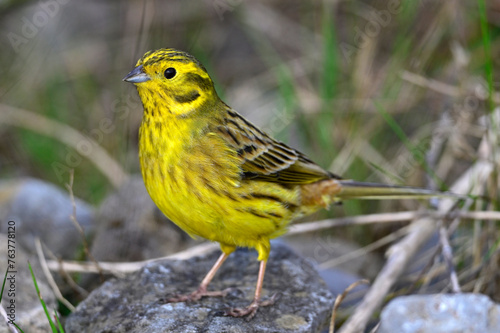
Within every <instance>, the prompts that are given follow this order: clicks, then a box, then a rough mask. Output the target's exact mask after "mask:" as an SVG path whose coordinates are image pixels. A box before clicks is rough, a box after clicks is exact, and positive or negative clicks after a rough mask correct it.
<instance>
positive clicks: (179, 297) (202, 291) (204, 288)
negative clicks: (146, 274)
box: [166, 252, 230, 303]
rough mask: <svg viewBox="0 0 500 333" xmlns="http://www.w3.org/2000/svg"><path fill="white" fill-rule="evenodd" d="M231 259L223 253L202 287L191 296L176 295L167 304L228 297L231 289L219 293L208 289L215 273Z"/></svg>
mask: <svg viewBox="0 0 500 333" xmlns="http://www.w3.org/2000/svg"><path fill="white" fill-rule="evenodd" d="M228 257H229V254H226V253H225V252H222V254H221V256H220V257H219V259H217V261H216V262H215V264H214V265H213V266H212V268H211V269H210V271H208V273H207V275H205V278H204V279H203V281H201V283H200V286H199V287H198V289H196V290H195V291H193V292H192V293H190V294H187V295H175V296H173V297H171V298H168V299H167V300H166V302H167V303H177V302H186V301H188V302H189V301H197V300H199V299H200V298H202V297H208V296H218V297H224V296H226V295H227V293H228V292H229V291H230V289H224V290H219V291H208V290H207V287H208V284H209V283H210V281H212V279H213V278H214V276H215V273H217V271H218V270H219V268H220V267H221V266H222V264H223V263H224V261H226V259H227V258H228Z"/></svg>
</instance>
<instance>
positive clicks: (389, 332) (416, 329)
mask: <svg viewBox="0 0 500 333" xmlns="http://www.w3.org/2000/svg"><path fill="white" fill-rule="evenodd" d="M378 332H379V333H393V332H398V333H445V332H446V333H498V332H500V306H499V305H497V304H495V303H493V302H492V301H491V300H490V299H489V297H488V296H486V295H482V294H437V295H413V296H401V297H397V298H395V299H393V300H392V301H391V302H390V303H389V304H388V305H387V306H386V307H385V308H384V310H383V311H382V315H381V325H380V328H379V330H378Z"/></svg>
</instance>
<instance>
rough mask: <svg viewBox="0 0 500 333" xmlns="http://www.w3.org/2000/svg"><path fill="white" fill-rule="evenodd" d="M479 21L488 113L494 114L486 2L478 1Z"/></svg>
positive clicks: (491, 61) (491, 62) (491, 60)
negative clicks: (486, 84) (486, 85)
mask: <svg viewBox="0 0 500 333" xmlns="http://www.w3.org/2000/svg"><path fill="white" fill-rule="evenodd" d="M477 2H478V7H479V21H480V23H481V34H482V38H483V47H484V57H485V66H484V67H485V68H484V70H485V74H486V82H487V83H488V112H492V111H493V108H494V105H493V59H492V58H491V36H490V30H489V28H488V19H487V17H486V4H485V1H484V0H478V1H477Z"/></svg>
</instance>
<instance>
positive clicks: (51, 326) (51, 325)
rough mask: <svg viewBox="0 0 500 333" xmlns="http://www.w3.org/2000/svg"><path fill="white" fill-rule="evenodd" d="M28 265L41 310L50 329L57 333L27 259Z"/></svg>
mask: <svg viewBox="0 0 500 333" xmlns="http://www.w3.org/2000/svg"><path fill="white" fill-rule="evenodd" d="M28 267H29V269H30V272H31V277H32V279H33V284H34V285H35V289H36V293H37V295H38V299H39V300H40V303H41V304H42V307H43V311H44V312H45V316H46V317H47V319H48V321H49V324H50V328H51V329H52V332H53V333H57V328H56V325H54V322H53V321H52V319H51V318H50V314H49V310H48V309H47V305H46V304H45V301H44V300H43V298H42V294H40V289H39V288H38V283H37V282H36V278H35V274H34V273H33V269H32V268H31V264H30V262H29V261H28Z"/></svg>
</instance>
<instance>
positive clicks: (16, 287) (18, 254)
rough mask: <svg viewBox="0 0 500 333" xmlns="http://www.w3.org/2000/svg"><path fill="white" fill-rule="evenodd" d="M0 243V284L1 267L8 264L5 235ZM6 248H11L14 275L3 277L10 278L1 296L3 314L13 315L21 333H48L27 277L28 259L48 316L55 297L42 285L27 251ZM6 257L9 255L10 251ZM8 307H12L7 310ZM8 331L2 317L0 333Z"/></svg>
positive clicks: (2, 269)
mask: <svg viewBox="0 0 500 333" xmlns="http://www.w3.org/2000/svg"><path fill="white" fill-rule="evenodd" d="M15 235H16V236H17V235H18V233H17V232H16V234H15ZM16 239H17V237H16V238H10V240H14V241H16ZM0 244H1V246H0V274H1V279H0V281H3V278H4V274H5V268H6V267H7V265H8V263H9V262H8V261H7V260H8V257H7V255H8V254H9V253H8V252H7V249H8V248H7V246H8V244H9V242H8V238H7V235H5V234H0ZM10 245H11V246H14V247H15V248H14V249H15V258H14V259H11V260H13V261H14V263H15V268H14V271H15V273H9V274H8V275H7V277H10V278H11V279H10V280H7V283H6V285H5V290H4V294H3V297H2V306H3V308H4V309H5V310H6V312H7V314H11V313H13V314H15V323H16V324H17V325H19V327H21V329H22V330H23V331H24V332H29V333H45V332H50V331H51V330H50V325H49V322H48V320H47V317H46V316H45V312H44V311H43V308H42V305H41V304H40V301H39V299H38V296H37V293H36V289H35V285H34V284H33V279H32V278H31V273H30V271H29V268H28V259H31V260H30V263H31V267H32V268H33V273H34V274H35V277H36V279H37V284H38V288H40V293H41V295H42V297H43V299H44V301H45V303H46V304H47V307H48V310H49V312H50V313H51V314H52V315H53V314H54V309H56V308H57V306H56V300H55V296H54V294H53V292H52V290H51V289H50V288H49V286H48V284H47V283H46V282H45V281H46V280H45V277H44V275H43V271H42V269H41V268H40V265H38V261H37V259H36V257H35V256H33V257H31V258H30V257H29V255H28V253H27V251H26V250H25V249H24V248H23V247H22V246H21V245H20V244H19V243H17V242H15V243H12V242H10ZM11 249H12V247H11ZM10 254H12V252H11V253H10ZM10 263H12V262H10ZM9 271H10V269H9ZM12 275H13V276H12ZM12 277H13V278H12ZM11 300H14V302H13V303H12V302H11ZM11 304H14V305H13V307H12V306H11V308H9V306H10V305H11ZM10 319H13V318H10ZM10 332H11V331H10V330H9V328H8V327H7V324H6V323H5V321H4V320H3V318H2V317H0V333H10Z"/></svg>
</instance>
